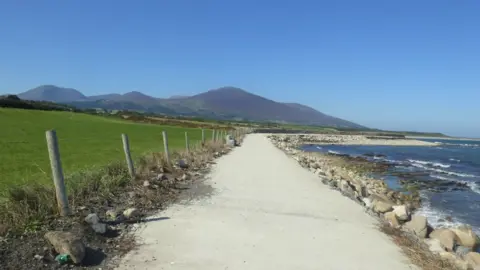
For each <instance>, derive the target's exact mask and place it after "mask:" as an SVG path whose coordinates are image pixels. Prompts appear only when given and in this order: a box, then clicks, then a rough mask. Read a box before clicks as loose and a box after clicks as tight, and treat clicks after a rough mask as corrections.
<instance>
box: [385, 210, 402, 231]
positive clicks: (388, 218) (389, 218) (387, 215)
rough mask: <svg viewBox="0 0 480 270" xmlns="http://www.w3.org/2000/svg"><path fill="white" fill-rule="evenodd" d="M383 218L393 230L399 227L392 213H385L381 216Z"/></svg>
mask: <svg viewBox="0 0 480 270" xmlns="http://www.w3.org/2000/svg"><path fill="white" fill-rule="evenodd" d="M383 218H385V220H386V221H388V223H389V224H390V226H392V227H394V228H398V227H400V222H398V219H397V216H396V215H395V213H394V212H387V213H385V214H384V215H383Z"/></svg>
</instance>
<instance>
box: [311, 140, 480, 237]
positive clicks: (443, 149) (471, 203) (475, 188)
mask: <svg viewBox="0 0 480 270" xmlns="http://www.w3.org/2000/svg"><path fill="white" fill-rule="evenodd" d="M422 140H423V139H422ZM424 141H429V142H438V143H440V144H439V145H438V146H383V145H382V146H371V145H304V146H303V150H304V151H313V152H323V153H331V154H337V155H349V156H355V157H358V156H361V157H364V158H366V159H368V160H370V161H372V162H383V163H387V164H389V165H390V166H389V168H390V169H388V170H387V171H386V172H384V173H377V174H376V175H372V176H374V177H378V178H382V179H384V180H385V182H386V183H387V184H388V185H389V187H390V188H392V189H394V190H398V191H401V192H409V191H408V189H406V186H407V185H415V187H416V188H417V189H418V190H419V192H420V195H421V197H422V206H421V208H420V209H418V210H417V212H416V213H418V214H421V215H424V216H426V217H427V219H428V222H429V223H430V224H431V225H432V226H433V227H434V228H437V227H455V226H458V225H460V224H468V225H470V226H472V229H473V230H474V231H475V232H476V233H477V234H478V235H480V140H478V141H473V140H468V141H467V140H439V139H424Z"/></svg>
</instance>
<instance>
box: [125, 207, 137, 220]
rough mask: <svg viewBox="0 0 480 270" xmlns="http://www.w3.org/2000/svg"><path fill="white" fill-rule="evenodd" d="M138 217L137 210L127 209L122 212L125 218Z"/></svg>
mask: <svg viewBox="0 0 480 270" xmlns="http://www.w3.org/2000/svg"><path fill="white" fill-rule="evenodd" d="M139 215H140V211H138V209H137V208H128V209H127V210H125V211H123V216H124V217H126V218H135V217H138V216H139Z"/></svg>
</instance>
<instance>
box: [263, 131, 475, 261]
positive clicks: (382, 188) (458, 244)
mask: <svg viewBox="0 0 480 270" xmlns="http://www.w3.org/2000/svg"><path fill="white" fill-rule="evenodd" d="M311 136H315V135H271V136H269V138H270V140H271V141H272V143H273V144H274V145H275V146H276V147H278V148H279V149H281V150H283V151H284V152H285V153H287V154H288V155H290V156H292V157H293V159H295V160H296V161H297V162H298V163H299V164H300V165H301V166H302V167H304V168H306V169H309V170H310V171H311V172H313V173H314V174H315V175H317V176H319V177H320V179H321V181H322V182H323V183H324V184H327V185H329V186H330V187H331V188H333V189H336V190H338V191H340V192H341V193H342V194H344V195H345V196H347V197H349V198H351V199H352V200H354V201H356V202H358V203H360V204H362V205H363V206H364V207H365V208H366V209H367V211H368V212H369V213H371V214H373V215H375V216H377V217H379V218H381V219H382V220H384V221H385V222H387V223H388V224H390V226H392V227H394V228H398V229H401V230H403V231H405V232H409V233H411V235H412V236H415V237H417V238H419V239H422V241H424V242H425V243H426V244H427V246H428V247H429V249H430V251H431V252H433V253H437V254H439V255H440V256H441V257H443V258H445V259H449V260H453V261H454V262H455V263H456V264H457V265H459V266H460V268H464V269H468V267H472V268H475V269H477V268H476V267H479V268H478V269H480V254H479V253H477V252H475V248H476V246H477V243H478V242H479V238H478V236H477V235H476V234H475V233H474V232H473V231H472V229H471V228H470V227H468V226H461V227H459V228H451V229H448V228H438V229H434V228H432V227H431V226H430V225H429V224H428V222H427V219H426V218H425V217H424V216H419V215H413V214H412V213H414V211H415V209H416V208H417V207H418V206H419V205H420V197H419V196H418V194H408V195H407V194H404V193H401V192H396V191H393V190H390V189H389V188H388V186H387V185H386V184H385V182H383V181H382V180H378V179H373V178H369V177H366V176H363V175H360V174H357V173H356V172H354V171H350V170H347V169H346V168H343V167H339V166H335V165H332V162H329V159H331V157H329V156H328V155H318V154H310V153H306V152H303V151H299V150H298V149H297V147H298V146H300V145H301V144H302V143H304V142H308V140H309V139H311ZM339 141H340V139H339V140H337V141H336V142H337V143H338V142H339Z"/></svg>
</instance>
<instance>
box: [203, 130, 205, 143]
mask: <svg viewBox="0 0 480 270" xmlns="http://www.w3.org/2000/svg"><path fill="white" fill-rule="evenodd" d="M204 144H205V129H203V128H202V145H204Z"/></svg>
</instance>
